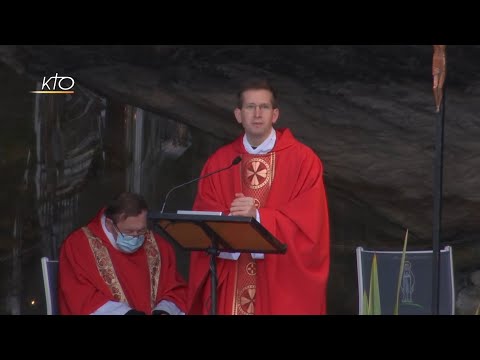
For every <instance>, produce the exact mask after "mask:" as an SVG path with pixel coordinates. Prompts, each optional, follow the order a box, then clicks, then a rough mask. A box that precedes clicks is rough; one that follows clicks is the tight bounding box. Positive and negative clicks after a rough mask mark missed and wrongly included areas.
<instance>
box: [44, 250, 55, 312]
mask: <svg viewBox="0 0 480 360" xmlns="http://www.w3.org/2000/svg"><path fill="white" fill-rule="evenodd" d="M41 262H42V274H43V286H44V287H45V301H46V304H47V315H58V299H57V292H58V291H57V290H58V284H57V274H58V260H50V259H49V258H48V257H46V256H44V257H42V259H41Z"/></svg>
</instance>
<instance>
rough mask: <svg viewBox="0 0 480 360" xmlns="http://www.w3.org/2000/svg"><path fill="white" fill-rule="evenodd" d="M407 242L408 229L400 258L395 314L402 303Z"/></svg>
mask: <svg viewBox="0 0 480 360" xmlns="http://www.w3.org/2000/svg"><path fill="white" fill-rule="evenodd" d="M407 242H408V229H407V231H406V232H405V239H404V240H403V251H402V259H401V260H400V271H399V272H398V282H397V299H396V301H395V308H394V310H393V315H398V307H399V303H400V287H401V285H402V275H403V268H404V267H405V255H406V253H407Z"/></svg>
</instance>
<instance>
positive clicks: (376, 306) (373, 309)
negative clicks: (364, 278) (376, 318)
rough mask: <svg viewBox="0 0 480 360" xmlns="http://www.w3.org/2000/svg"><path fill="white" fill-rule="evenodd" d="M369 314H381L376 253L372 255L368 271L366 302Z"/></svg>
mask: <svg viewBox="0 0 480 360" xmlns="http://www.w3.org/2000/svg"><path fill="white" fill-rule="evenodd" d="M368 314H369V315H381V314H382V305H381V303H380V288H379V284H378V267H377V255H376V254H374V255H373V259H372V270H371V272H370V294H369V304H368Z"/></svg>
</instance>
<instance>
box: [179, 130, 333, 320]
mask: <svg viewBox="0 0 480 360" xmlns="http://www.w3.org/2000/svg"><path fill="white" fill-rule="evenodd" d="M276 135H277V140H276V143H275V147H274V148H273V150H272V152H271V153H269V154H267V155H259V156H258V157H259V158H260V157H265V156H270V157H271V159H274V160H273V161H271V162H270V164H271V166H272V168H270V169H268V171H267V172H265V171H263V170H265V169H264V167H262V166H259V167H257V170H255V169H251V168H248V166H249V165H250V167H251V165H252V163H251V159H252V157H253V158H254V157H255V155H250V154H247V153H246V151H245V148H244V146H243V136H240V137H239V138H237V139H236V140H235V141H234V142H232V143H231V144H228V145H226V146H224V147H222V148H220V149H219V150H217V151H216V152H215V153H214V154H213V155H212V156H211V157H210V158H209V159H208V161H207V163H206V164H205V166H204V168H203V170H202V175H203V174H207V173H209V172H213V171H215V170H218V169H220V168H223V167H225V166H228V165H229V164H231V162H232V160H233V159H234V158H235V157H236V156H238V155H243V156H244V159H242V162H241V164H239V165H237V166H234V167H232V168H231V169H229V170H227V171H223V172H219V173H218V174H215V175H212V176H209V177H207V178H205V179H203V180H201V181H200V183H199V186H198V193H197V197H196V199H195V203H194V209H195V210H210V211H223V212H224V213H226V214H228V213H229V212H230V211H229V208H230V204H231V203H232V201H233V199H234V198H235V193H240V192H242V189H244V186H245V185H244V184H242V172H245V171H250V173H251V171H252V170H254V171H256V173H255V175H254V176H255V177H256V180H252V181H253V182H252V184H254V183H255V182H257V183H258V184H261V183H262V182H265V181H271V184H270V185H269V186H270V190H269V192H268V196H267V198H266V199H262V201H260V207H259V212H260V222H261V224H262V225H263V226H264V227H265V228H267V229H268V230H269V231H270V232H271V233H272V234H273V235H274V236H275V237H276V238H277V239H278V240H279V241H281V242H283V243H285V244H287V252H286V254H284V255H281V254H266V255H265V258H264V259H261V260H256V297H255V314H257V315H261V314H325V313H326V289H327V280H328V273H329V265H330V239H329V236H330V234H329V219H328V208H327V200H326V195H325V189H324V184H323V165H322V162H321V161H320V159H319V158H318V156H317V155H316V154H315V153H314V152H313V151H312V150H311V149H310V148H309V147H307V146H306V145H304V144H302V143H300V142H299V141H297V140H296V139H295V138H294V137H293V135H292V133H291V132H290V130H288V129H280V130H277V133H276ZM272 153H273V154H272ZM247 159H248V160H247ZM245 160H247V161H245ZM259 163H261V161H258V163H257V165H258V164H259ZM251 175H252V174H251ZM268 176H270V178H269V179H267V177H268ZM244 178H245V176H244ZM250 196H251V195H250ZM217 272H218V291H217V306H218V309H217V313H218V314H232V313H233V300H234V293H235V286H236V280H235V275H236V261H232V260H223V259H219V258H217ZM210 291H211V287H210V273H209V256H208V255H207V254H205V253H203V252H192V253H191V260H190V276H189V290H188V300H187V302H188V309H189V314H208V313H209V311H210V296H211V295H210V294H211V292H210Z"/></svg>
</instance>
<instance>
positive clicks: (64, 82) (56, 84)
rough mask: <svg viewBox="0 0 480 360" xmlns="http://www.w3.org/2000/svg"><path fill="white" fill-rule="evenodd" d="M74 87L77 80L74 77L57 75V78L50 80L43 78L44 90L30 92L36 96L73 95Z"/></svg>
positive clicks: (53, 77)
mask: <svg viewBox="0 0 480 360" xmlns="http://www.w3.org/2000/svg"><path fill="white" fill-rule="evenodd" d="M74 86H75V80H73V78H72V77H70V76H58V73H55V76H52V77H50V78H49V79H47V77H46V76H44V77H43V82H42V90H35V91H30V92H31V93H35V94H73V93H74V91H73V90H72V89H73V87H74Z"/></svg>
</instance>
